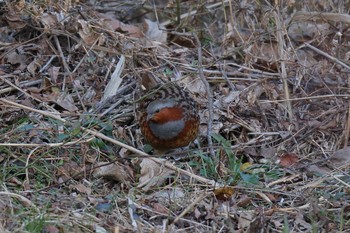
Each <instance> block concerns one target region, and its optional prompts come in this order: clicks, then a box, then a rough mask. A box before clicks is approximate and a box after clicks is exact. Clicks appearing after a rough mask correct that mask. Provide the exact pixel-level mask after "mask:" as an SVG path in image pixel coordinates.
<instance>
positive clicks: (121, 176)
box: [94, 162, 133, 183]
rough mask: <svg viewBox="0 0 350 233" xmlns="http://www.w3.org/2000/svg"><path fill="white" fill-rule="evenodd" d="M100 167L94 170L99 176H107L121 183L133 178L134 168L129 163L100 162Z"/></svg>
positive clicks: (96, 175)
mask: <svg viewBox="0 0 350 233" xmlns="http://www.w3.org/2000/svg"><path fill="white" fill-rule="evenodd" d="M97 166H98V168H96V169H95V171H94V176H95V177H97V178H100V177H102V178H105V179H110V180H114V181H117V182H121V183H128V182H130V181H131V180H132V178H133V174H132V169H131V168H130V167H128V166H127V165H121V164H118V163H112V164H109V163H105V162H103V163H98V164H97Z"/></svg>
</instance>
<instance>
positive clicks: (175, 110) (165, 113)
mask: <svg viewBox="0 0 350 233" xmlns="http://www.w3.org/2000/svg"><path fill="white" fill-rule="evenodd" d="M182 112H183V110H182V109H181V108H179V107H172V108H163V109H162V110H161V111H160V112H158V113H157V114H155V115H154V116H153V117H152V119H151V120H152V121H153V122H156V123H158V124H164V123H166V122H168V121H177V120H180V119H181V118H182Z"/></svg>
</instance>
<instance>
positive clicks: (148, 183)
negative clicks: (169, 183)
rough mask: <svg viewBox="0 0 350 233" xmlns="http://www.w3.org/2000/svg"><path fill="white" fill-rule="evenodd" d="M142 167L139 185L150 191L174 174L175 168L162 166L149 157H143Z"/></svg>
mask: <svg viewBox="0 0 350 233" xmlns="http://www.w3.org/2000/svg"><path fill="white" fill-rule="evenodd" d="M164 161H166V160H164ZM140 167H141V176H140V180H139V181H140V183H139V185H138V186H137V187H138V188H142V189H143V190H144V191H148V190H150V189H152V188H154V187H158V186H160V185H162V184H163V183H164V182H165V181H166V180H167V179H168V178H169V176H171V175H173V174H174V171H173V170H170V169H168V168H166V167H165V166H161V165H160V164H158V163H156V162H154V161H153V160H151V159H149V158H144V159H142V162H141V163H140Z"/></svg>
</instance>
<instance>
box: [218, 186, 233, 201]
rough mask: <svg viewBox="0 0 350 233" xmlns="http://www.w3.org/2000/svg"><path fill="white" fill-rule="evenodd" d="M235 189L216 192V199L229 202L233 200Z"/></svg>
mask: <svg viewBox="0 0 350 233" xmlns="http://www.w3.org/2000/svg"><path fill="white" fill-rule="evenodd" d="M233 193H234V189H233V188H231V187H223V188H218V189H215V190H214V194H215V197H216V198H217V199H218V200H221V201H228V200H230V199H231V197H232V195H233Z"/></svg>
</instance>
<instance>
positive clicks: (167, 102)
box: [140, 84, 199, 150]
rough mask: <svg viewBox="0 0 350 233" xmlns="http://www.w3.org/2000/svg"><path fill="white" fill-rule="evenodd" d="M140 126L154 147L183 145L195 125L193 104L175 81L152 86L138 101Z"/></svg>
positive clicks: (191, 136)
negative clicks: (139, 101)
mask: <svg viewBox="0 0 350 233" xmlns="http://www.w3.org/2000/svg"><path fill="white" fill-rule="evenodd" d="M140 113H141V116H140V128H141V132H142V134H143V136H144V137H145V139H146V141H147V142H148V143H149V144H151V146H152V147H153V148H155V149H157V150H170V149H175V148H178V147H183V146H187V145H188V144H189V143H190V142H192V141H193V140H194V139H196V137H197V135H198V128H199V115H198V109H197V103H196V102H195V101H194V100H193V99H192V98H191V97H190V95H189V94H188V93H187V92H186V91H184V90H183V89H181V88H180V87H179V86H177V85H176V84H168V85H163V86H159V85H158V86H156V87H154V88H152V89H151V90H150V91H149V92H148V93H147V94H146V95H145V96H144V99H143V100H142V101H141V103H140Z"/></svg>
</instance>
